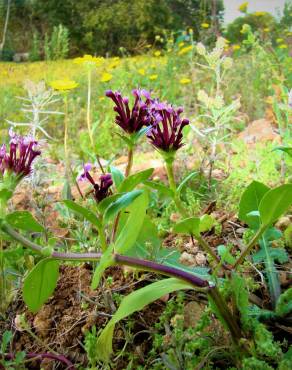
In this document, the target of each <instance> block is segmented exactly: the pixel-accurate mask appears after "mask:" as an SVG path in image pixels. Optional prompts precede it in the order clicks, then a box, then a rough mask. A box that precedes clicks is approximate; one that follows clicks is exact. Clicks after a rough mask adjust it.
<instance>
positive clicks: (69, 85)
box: [50, 80, 78, 91]
mask: <svg viewBox="0 0 292 370" xmlns="http://www.w3.org/2000/svg"><path fill="white" fill-rule="evenodd" d="M50 85H51V87H52V88H53V89H54V90H57V91H69V90H73V89H75V88H76V87H77V86H78V83H77V82H75V81H73V80H55V81H52V82H51V83H50Z"/></svg>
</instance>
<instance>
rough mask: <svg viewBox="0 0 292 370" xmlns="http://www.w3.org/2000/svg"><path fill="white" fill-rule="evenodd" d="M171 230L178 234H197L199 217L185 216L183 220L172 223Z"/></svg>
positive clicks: (198, 232) (198, 231)
mask: <svg viewBox="0 0 292 370" xmlns="http://www.w3.org/2000/svg"><path fill="white" fill-rule="evenodd" d="M173 231H174V232H176V233H178V234H191V235H199V234H200V219H199V218H198V217H190V218H185V219H184V220H182V221H180V222H178V223H177V224H176V225H174V227H173Z"/></svg>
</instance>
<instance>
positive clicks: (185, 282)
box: [0, 100, 292, 361]
mask: <svg viewBox="0 0 292 370" xmlns="http://www.w3.org/2000/svg"><path fill="white" fill-rule="evenodd" d="M123 104H125V105H126V106H124V105H121V102H119V107H120V108H125V110H124V111H122V110H121V111H120V114H119V116H120V115H121V116H123V114H124V113H125V112H127V100H126V101H125V102H123ZM129 111H130V110H129ZM181 113H182V110H181V109H174V108H173V107H170V106H168V105H167V104H161V103H159V102H157V101H156V102H152V105H151V103H150V104H149V107H148V109H147V114H150V124H152V125H150V127H149V128H147V129H148V130H149V132H148V137H149V139H150V141H151V143H152V145H154V146H155V147H156V148H157V150H159V151H160V153H161V154H162V156H163V157H164V158H165V162H166V166H167V167H168V168H167V171H168V175H169V182H170V187H171V192H170V193H171V196H172V197H173V199H174V200H175V203H176V204H177V208H178V210H179V211H180V212H181V213H182V215H183V217H186V218H185V219H183V220H182V221H180V222H179V223H177V224H176V225H175V227H174V230H175V231H176V232H178V233H184V234H189V235H191V236H193V235H194V236H195V237H196V239H198V241H199V243H200V244H201V245H202V246H203V247H204V248H205V249H206V251H207V253H209V254H210V255H211V256H212V257H214V259H215V260H217V261H218V260H219V264H221V265H222V263H221V261H220V259H219V258H218V257H217V255H216V254H215V253H214V252H213V251H212V249H211V248H210V247H209V245H208V244H207V243H206V242H204V239H203V238H202V237H201V232H202V231H204V230H205V229H206V225H204V223H205V220H204V218H197V217H189V215H188V213H187V212H186V211H185V210H184V206H183V204H182V203H181V201H180V198H179V193H176V192H175V190H176V191H177V190H178V188H179V187H178V188H177V187H176V184H175V181H174V176H173V170H172V165H173V161H174V158H175V152H176V151H177V150H178V149H180V148H181V146H182V129H183V127H184V126H186V125H187V124H188V121H187V120H182V119H181V118H180V114H181ZM143 114H144V111H143ZM145 114H146V112H145ZM142 116H143V115H142ZM123 117H124V116H123ZM125 117H126V118H127V116H125ZM128 117H131V112H129V115H128ZM147 120H148V118H147ZM119 122H120V121H118V122H117V123H119ZM123 122H128V123H129V122H130V121H129V120H128V121H127V120H125V121H123ZM131 122H136V121H135V120H133V121H131ZM142 127H143V125H142ZM89 171H90V167H89V166H88V165H86V166H85V168H84V174H83V175H82V178H83V179H87V180H88V181H89V182H90V183H91V185H92V186H93V196H94V198H95V200H96V208H95V210H94V211H92V210H91V209H90V208H88V207H87V208H85V207H83V206H81V205H78V204H76V203H75V202H73V201H69V200H66V201H64V204H65V205H66V206H67V207H68V208H69V209H71V210H73V211H74V212H75V213H78V214H79V215H80V216H82V217H83V218H85V219H86V220H88V221H89V222H91V223H92V224H93V226H94V227H96V228H97V229H98V231H99V233H100V236H101V235H102V237H101V239H102V240H103V241H101V249H102V251H103V253H102V254H101V253H99V252H97V253H71V252H67V253H64V252H59V251H55V250H54V249H51V248H48V247H43V246H42V245H39V244H37V243H35V242H33V241H31V240H30V239H29V238H27V237H24V236H23V235H22V234H20V233H19V232H17V231H16V230H15V228H18V229H20V230H21V229H22V225H23V224H21V223H20V222H17V218H18V215H17V213H15V212H14V214H13V217H12V216H11V215H9V214H6V213H7V210H6V209H4V211H3V213H2V215H1V220H0V227H1V230H2V231H4V232H6V233H7V234H8V235H9V236H10V237H12V238H13V239H14V240H16V241H17V242H20V243H22V244H23V245H24V246H26V247H28V248H30V249H32V250H33V251H34V252H36V253H39V254H40V255H42V256H43V257H45V258H43V259H41V260H40V262H39V263H38V264H37V265H36V266H35V267H34V268H33V269H32V270H31V271H30V272H29V274H28V275H27V276H26V278H25V280H24V285H23V298H24V301H25V302H26V304H27V305H28V307H29V309H30V310H31V311H32V312H37V311H38V310H39V309H40V307H41V306H42V305H43V304H44V302H45V301H46V300H47V299H48V297H49V296H50V295H51V294H52V293H53V291H54V289H55V287H56V283H57V279H58V268H59V263H60V261H98V262H99V264H98V266H97V268H96V270H95V272H94V275H93V280H92V288H93V289H95V288H96V287H97V286H98V284H99V281H100V279H101V277H102V274H103V273H104V271H105V269H106V268H107V267H109V266H113V265H126V266H133V267H137V268H139V269H142V270H148V271H153V272H156V273H159V274H162V275H166V276H170V278H169V279H164V280H161V281H157V282H155V283H153V284H150V285H149V286H147V287H144V288H142V289H140V290H137V291H136V292H133V293H131V294H130V295H129V296H128V297H126V298H125V299H124V300H123V301H122V303H121V305H120V308H119V309H118V311H117V312H116V313H115V315H114V316H113V318H112V319H111V320H110V321H109V323H108V324H107V326H106V328H105V329H104V331H103V332H102V334H101V336H100V337H99V339H98V343H97V345H98V346H99V350H100V351H99V353H100V357H101V359H103V360H105V361H107V360H108V358H109V355H110V353H111V351H112V348H111V341H112V336H113V331H114V327H115V324H116V323H117V322H118V321H119V320H121V319H123V318H124V317H127V316H128V315H129V314H131V313H133V312H135V311H137V310H140V309H142V308H143V307H144V306H145V305H147V304H149V303H150V302H152V301H154V300H156V299H158V298H159V297H161V296H163V295H164V294H166V293H170V292H173V291H175V290H178V289H197V290H200V291H203V292H205V293H206V294H207V296H208V297H209V299H210V301H211V302H212V307H213V309H214V312H215V313H216V315H217V316H218V317H219V319H220V320H221V321H222V322H223V323H224V325H225V327H227V328H228V330H229V333H230V335H231V338H232V340H233V343H234V345H235V346H236V347H238V345H239V343H240V339H241V338H244V337H245V334H244V332H243V330H242V328H241V323H240V322H239V321H238V319H237V318H236V316H235V315H234V314H233V312H232V311H231V310H230V308H229V306H228V304H227V301H226V300H225V299H224V298H223V296H222V294H221V293H220V291H219V289H218V287H217V285H218V283H220V282H218V281H217V278H216V275H215V274H214V273H213V276H211V275H207V276H206V275H205V276H202V275H201V276H200V275H198V274H195V273H194V272H192V271H190V270H187V269H186V268H184V267H183V266H182V265H180V264H179V263H177V265H173V264H171V265H169V264H167V263H164V264H162V263H156V262H154V261H149V260H145V259H141V258H137V257H132V256H130V255H129V252H130V251H131V250H132V249H133V248H135V243H136V241H137V239H138V238H139V236H140V234H141V233H142V232H143V225H144V224H145V223H147V222H149V221H147V218H146V212H147V208H148V203H149V195H148V193H149V191H148V190H147V188H145V187H140V188H139V189H135V188H136V186H137V185H139V184H141V183H143V182H145V180H147V179H148V177H149V176H150V175H151V173H152V171H149V170H145V171H141V172H139V173H137V174H133V175H130V174H129V175H128V176H127V177H124V178H122V179H120V182H119V184H118V186H116V188H117V189H118V191H119V193H117V194H110V193H109V191H108V189H109V187H110V186H111V183H112V179H111V177H109V176H108V175H103V176H106V177H103V178H101V179H100V183H98V182H96V181H95V180H94V179H93V177H92V176H91V175H90V173H89ZM115 185H117V184H116V183H115ZM291 187H292V185H288V184H287V185H282V186H280V187H278V188H276V189H272V190H269V191H268V192H267V193H266V194H265V195H264V197H263V198H262V199H261V201H260V204H259V207H258V211H257V215H259V216H258V217H259V218H260V226H259V229H258V230H257V231H256V232H255V234H254V236H253V238H252V239H251V241H250V242H249V243H248V245H247V246H246V247H245V248H243V250H242V252H241V254H240V256H239V257H238V258H237V259H235V260H234V262H233V263H232V266H231V267H230V266H229V267H228V268H229V269H231V268H234V269H237V268H238V267H240V266H241V265H242V263H243V261H244V259H245V257H246V256H247V255H248V254H249V253H250V252H251V250H252V248H253V247H254V246H255V245H256V244H257V242H258V240H259V238H260V237H261V236H262V234H263V233H264V232H265V230H266V229H267V228H268V227H269V226H270V225H271V224H273V223H274V222H275V221H276V219H277V218H278V217H279V216H280V215H281V214H282V213H284V212H285V211H286V210H287V209H288V208H289V206H290V204H291V203H292V189H291ZM12 191H13V190H12ZM2 196H5V192H4V193H3V192H1V193H0V197H2ZM248 202H249V201H248ZM271 204H273V205H274V206H273V207H271ZM122 211H125V212H124V213H123V216H124V218H125V219H124V221H123V224H122V226H121V229H120V230H119V232H118V233H117V238H115V239H111V240H110V239H109V238H108V237H107V235H106V233H105V229H106V227H110V225H111V224H112V223H113V220H114V219H115V217H116V216H117V215H118V214H119V213H120V212H122ZM244 212H247V213H250V212H249V209H247V210H246V211H244ZM21 216H22V221H23V219H24V218H25V217H26V219H25V220H26V226H25V230H26V231H28V230H30V231H31V232H35V231H37V232H40V231H41V230H42V229H43V227H42V226H41V225H39V224H38V223H37V221H36V220H35V219H34V218H33V217H32V216H31V215H30V214H29V216H28V215H27V214H26V216H25V217H24V215H23V214H22V215H21ZM144 232H145V231H144ZM146 236H148V237H149V235H147V233H146ZM44 279H45V280H46V281H48V282H50V283H49V284H48V285H46V286H43V285H44V284H40V281H43V280H44ZM32 286H33V287H34V289H33V290H32V289H31V287H32ZM246 351H247V352H248V353H249V349H248V348H246V346H244V348H243V349H242V350H241V351H240V352H241V353H245V352H246Z"/></svg>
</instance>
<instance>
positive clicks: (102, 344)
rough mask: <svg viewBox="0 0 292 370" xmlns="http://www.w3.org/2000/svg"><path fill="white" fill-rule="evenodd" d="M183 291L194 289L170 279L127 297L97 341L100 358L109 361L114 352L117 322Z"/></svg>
mask: <svg viewBox="0 0 292 370" xmlns="http://www.w3.org/2000/svg"><path fill="white" fill-rule="evenodd" d="M181 289H193V287H192V286H191V285H190V284H188V283H186V282H184V281H182V280H179V279H176V278H169V279H164V280H160V281H157V282H155V283H153V284H150V285H148V286H146V287H144V288H141V289H139V290H136V291H135V292H133V293H131V294H129V295H128V296H127V297H125V298H124V299H123V300H122V302H121V304H120V307H119V308H118V310H117V312H116V313H115V314H114V316H113V317H112V319H111V320H110V321H109V322H108V324H107V325H106V327H105V328H104V329H103V331H102V332H101V335H100V336H99V338H98V339H97V343H96V347H97V353H98V356H99V358H100V359H101V360H102V361H104V362H108V361H109V358H110V355H111V353H112V351H113V349H112V339H113V332H114V328H115V324H116V323H117V322H119V321H120V320H122V319H124V318H125V317H127V316H129V315H131V314H132V313H134V312H136V311H140V310H142V309H143V308H144V307H145V306H147V305H148V304H149V303H151V302H154V301H156V300H157V299H159V298H160V297H162V296H164V295H165V294H168V293H171V292H174V291H176V290H181Z"/></svg>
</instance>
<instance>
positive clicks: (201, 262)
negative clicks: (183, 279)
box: [195, 252, 207, 266]
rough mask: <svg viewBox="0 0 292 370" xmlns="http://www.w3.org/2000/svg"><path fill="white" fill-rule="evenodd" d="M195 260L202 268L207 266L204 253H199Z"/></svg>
mask: <svg viewBox="0 0 292 370" xmlns="http://www.w3.org/2000/svg"><path fill="white" fill-rule="evenodd" d="M195 258H196V263H197V264H198V265H201V266H205V265H206V262H207V259H206V257H205V255H204V254H203V253H201V252H199V253H198V254H197V255H196V257H195Z"/></svg>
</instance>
